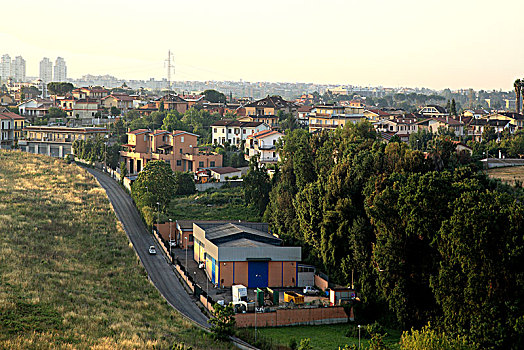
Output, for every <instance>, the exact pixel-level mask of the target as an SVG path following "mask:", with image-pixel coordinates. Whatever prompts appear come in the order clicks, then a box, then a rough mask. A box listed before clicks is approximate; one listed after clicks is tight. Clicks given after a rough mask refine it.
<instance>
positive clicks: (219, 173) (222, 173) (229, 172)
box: [209, 166, 242, 182]
mask: <svg viewBox="0 0 524 350" xmlns="http://www.w3.org/2000/svg"><path fill="white" fill-rule="evenodd" d="M209 172H210V173H211V177H212V178H213V179H215V180H217V181H218V182H224V181H227V180H230V179H231V178H233V177H235V176H236V177H237V178H241V177H242V171H241V170H240V169H237V168H233V167H230V166H226V167H223V168H213V169H210V170H209Z"/></svg>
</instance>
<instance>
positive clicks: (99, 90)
mask: <svg viewBox="0 0 524 350" xmlns="http://www.w3.org/2000/svg"><path fill="white" fill-rule="evenodd" d="M71 93H72V94H73V96H74V97H75V98H76V99H77V100H83V99H90V100H96V101H97V102H98V103H101V102H102V99H103V98H104V97H106V96H107V95H109V90H107V89H105V88H103V87H101V86H89V87H83V88H78V89H74V90H73V91H72V92H71Z"/></svg>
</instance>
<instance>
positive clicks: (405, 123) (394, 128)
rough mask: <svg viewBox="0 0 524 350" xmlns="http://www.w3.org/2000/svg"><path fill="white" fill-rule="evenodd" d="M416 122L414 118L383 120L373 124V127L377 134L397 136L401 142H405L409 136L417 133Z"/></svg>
mask: <svg viewBox="0 0 524 350" xmlns="http://www.w3.org/2000/svg"><path fill="white" fill-rule="evenodd" d="M416 121H417V119H416V118H396V119H383V120H380V121H378V122H375V123H373V126H374V127H375V129H376V130H377V131H378V132H384V133H387V134H390V135H391V136H393V135H397V136H398V137H400V140H401V141H404V142H407V141H408V140H409V135H411V134H413V133H415V132H417V131H418V125H417V124H416Z"/></svg>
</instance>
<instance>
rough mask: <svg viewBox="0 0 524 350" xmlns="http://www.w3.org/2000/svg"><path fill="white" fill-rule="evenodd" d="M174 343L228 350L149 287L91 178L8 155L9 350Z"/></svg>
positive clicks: (1, 291) (0, 209)
mask: <svg viewBox="0 0 524 350" xmlns="http://www.w3.org/2000/svg"><path fill="white" fill-rule="evenodd" d="M173 344H185V345H186V346H192V347H193V349H213V348H224V347H227V345H225V344H217V343H215V342H214V341H213V340H212V339H211V338H210V337H209V336H208V335H206V334H205V333H204V332H202V331H200V330H198V329H196V328H194V327H193V326H191V325H190V324H189V323H188V322H186V321H185V320H183V319H182V318H181V316H180V315H179V314H178V313H176V312H175V311H174V310H172V309H171V308H170V307H169V306H168V305H167V303H166V302H165V301H164V300H163V299H162V297H161V296H160V294H159V293H158V291H157V290H156V289H155V288H154V287H153V286H152V285H151V284H150V283H149V282H148V281H147V278H146V277H145V271H144V269H143V268H142V267H141V266H140V265H139V264H138V262H137V258H136V255H135V254H134V252H133V250H132V249H131V248H130V247H129V243H128V240H127V237H126V236H125V233H124V232H123V230H122V228H121V227H119V225H118V224H117V220H116V217H115V214H114V213H113V211H112V210H111V208H110V205H109V202H108V200H107V197H106V196H105V192H104V191H103V190H101V189H100V188H99V186H98V183H97V182H96V181H95V180H94V179H93V178H92V177H91V176H90V175H89V174H88V173H87V172H86V171H85V170H83V169H81V168H79V167H77V166H75V165H68V164H66V163H65V162H63V161H61V160H57V159H52V158H49V157H46V156H41V155H32V154H27V153H21V152H5V151H0V349H147V348H155V349H167V348H170V347H171V346H172V345H173Z"/></svg>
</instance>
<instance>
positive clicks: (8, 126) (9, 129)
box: [0, 113, 15, 149]
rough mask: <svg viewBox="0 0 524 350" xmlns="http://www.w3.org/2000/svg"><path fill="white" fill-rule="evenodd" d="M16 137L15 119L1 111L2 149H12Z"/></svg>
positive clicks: (0, 137) (0, 144) (0, 139)
mask: <svg viewBox="0 0 524 350" xmlns="http://www.w3.org/2000/svg"><path fill="white" fill-rule="evenodd" d="M14 138H15V123H14V121H13V119H12V118H11V117H9V116H7V115H4V114H3V113H0V149H11V148H12V147H13V144H14Z"/></svg>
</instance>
